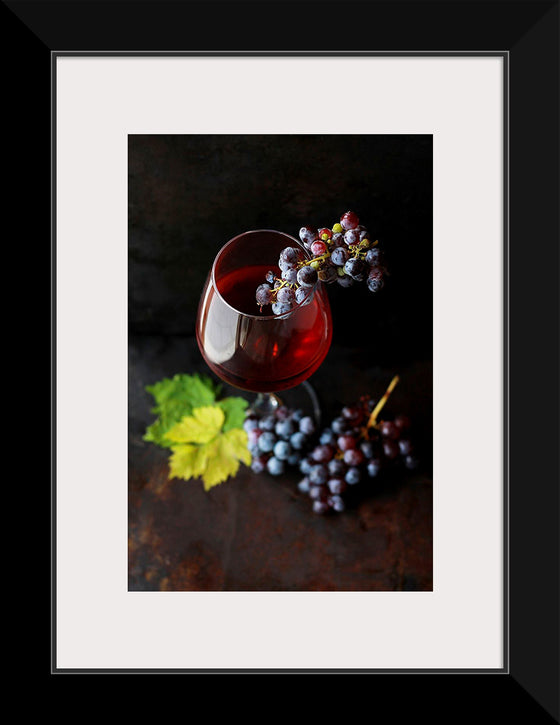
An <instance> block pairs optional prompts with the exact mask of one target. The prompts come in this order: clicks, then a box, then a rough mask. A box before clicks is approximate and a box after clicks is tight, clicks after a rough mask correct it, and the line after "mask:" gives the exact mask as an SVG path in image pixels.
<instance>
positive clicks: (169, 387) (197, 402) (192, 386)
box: [144, 374, 220, 448]
mask: <svg viewBox="0 0 560 725" xmlns="http://www.w3.org/2000/svg"><path fill="white" fill-rule="evenodd" d="M146 391H147V392H148V393H150V394H151V395H152V396H153V398H154V400H155V403H156V405H155V406H154V407H153V408H152V410H151V412H152V413H155V414H156V415H157V416H158V417H157V419H156V420H155V421H154V422H153V423H152V424H151V425H149V426H148V428H147V429H146V433H145V435H144V440H145V441H149V442H152V443H156V444H157V445H159V446H162V447H163V448H169V447H170V446H171V442H170V441H169V439H168V438H167V435H166V434H167V432H168V431H169V430H170V428H172V427H173V426H174V425H175V423H178V422H179V421H180V420H181V418H183V416H185V415H190V414H191V413H192V411H193V409H194V408H198V407H202V406H205V405H212V404H214V402H215V400H216V397H217V396H218V395H219V392H220V387H219V386H217V385H214V383H213V382H212V380H211V379H210V378H209V377H208V376H206V375H198V374H195V375H183V374H177V375H174V376H173V377H172V378H164V379H163V380H160V381H159V382H157V383H155V384H154V385H147V386H146Z"/></svg>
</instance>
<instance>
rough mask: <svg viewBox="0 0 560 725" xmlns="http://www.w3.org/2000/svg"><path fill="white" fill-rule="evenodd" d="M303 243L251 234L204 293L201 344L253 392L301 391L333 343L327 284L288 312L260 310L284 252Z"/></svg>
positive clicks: (229, 247) (218, 262)
mask: <svg viewBox="0 0 560 725" xmlns="http://www.w3.org/2000/svg"><path fill="white" fill-rule="evenodd" d="M286 247H297V248H298V249H301V250H302V251H303V253H304V254H305V256H306V258H309V253H308V252H307V250H305V248H304V247H303V246H302V245H301V243H300V242H299V241H298V240H297V239H295V238H294V237H291V236H290V235H288V234H285V233H283V232H278V231H275V230H271V229H259V230H253V231H248V232H244V233H243V234H240V235H238V236H236V237H234V238H233V239H231V240H230V241H229V242H227V244H225V245H224V246H223V247H222V248H221V249H220V251H219V252H218V254H217V255H216V258H215V260H214V263H213V265H212V269H211V270H210V272H209V274H208V277H207V279H206V283H205V285H204V289H203V292H202V296H201V300H200V304H199V308H198V315H197V324H196V338H197V342H198V345H199V348H200V352H201V354H202V356H203V358H204V360H205V362H206V364H207V365H208V367H209V368H210V369H211V370H212V371H213V372H214V373H215V374H216V375H217V376H218V377H219V378H220V379H222V380H223V381H224V382H226V383H228V384H229V385H232V386H233V387H236V388H240V389H241V390H246V391H249V392H253V393H261V394H262V393H267V394H272V393H277V392H280V391H283V390H287V389H289V388H293V387H295V386H297V385H299V384H300V383H302V382H303V381H305V380H307V378H308V377H309V376H310V375H312V374H313V373H314V372H315V371H316V370H317V368H318V367H319V366H320V365H321V363H322V362H323V360H324V358H325V356H326V354H327V352H328V350H329V347H330V344H331V339H332V320H331V311H330V306H329V301H328V297H327V294H326V292H325V290H324V289H323V285H322V284H317V285H316V287H315V288H314V289H311V290H310V291H309V294H308V295H307V297H306V298H305V299H304V300H303V301H302V302H300V303H299V304H295V305H294V306H293V307H292V308H291V309H290V311H289V312H287V313H285V314H280V315H275V314H272V312H271V308H270V307H266V308H263V309H262V310H261V309H260V308H259V306H258V304H257V302H256V299H255V291H256V288H257V287H258V286H259V285H260V284H262V283H263V282H264V281H265V275H266V273H267V271H269V270H272V271H273V272H274V273H275V275H276V276H278V277H280V269H279V267H278V258H279V255H280V252H281V251H282V249H284V248H286Z"/></svg>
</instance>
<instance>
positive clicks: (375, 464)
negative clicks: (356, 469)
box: [367, 458, 381, 478]
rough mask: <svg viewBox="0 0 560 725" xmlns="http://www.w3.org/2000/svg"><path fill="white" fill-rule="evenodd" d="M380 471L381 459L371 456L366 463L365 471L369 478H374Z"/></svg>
mask: <svg viewBox="0 0 560 725" xmlns="http://www.w3.org/2000/svg"><path fill="white" fill-rule="evenodd" d="M380 471H381V460H380V459H379V458H372V459H371V460H370V461H368V463H367V472H368V476H369V477H370V478H375V477H376V476H377V475H379V472H380Z"/></svg>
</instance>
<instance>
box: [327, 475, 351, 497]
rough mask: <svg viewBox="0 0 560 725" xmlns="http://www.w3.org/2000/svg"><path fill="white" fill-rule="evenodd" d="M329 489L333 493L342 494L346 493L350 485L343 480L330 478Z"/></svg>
mask: <svg viewBox="0 0 560 725" xmlns="http://www.w3.org/2000/svg"><path fill="white" fill-rule="evenodd" d="M327 488H328V489H329V491H330V492H331V493H335V494H341V493H344V492H345V491H346V489H347V488H348V484H347V483H346V481H345V480H344V479H343V478H329V480H328V481H327Z"/></svg>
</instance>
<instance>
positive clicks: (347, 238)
mask: <svg viewBox="0 0 560 725" xmlns="http://www.w3.org/2000/svg"><path fill="white" fill-rule="evenodd" d="M359 241H360V232H359V231H358V230H357V229H349V230H348V231H347V232H345V234H344V243H345V244H348V245H350V244H357V243H358V242H359Z"/></svg>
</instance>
